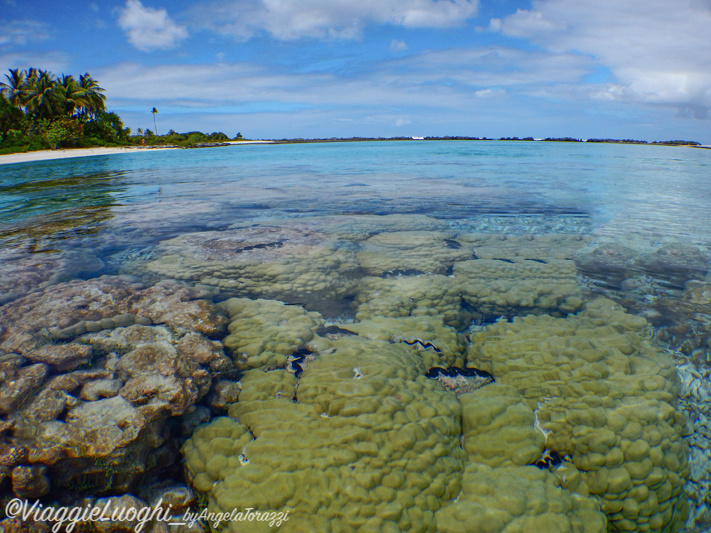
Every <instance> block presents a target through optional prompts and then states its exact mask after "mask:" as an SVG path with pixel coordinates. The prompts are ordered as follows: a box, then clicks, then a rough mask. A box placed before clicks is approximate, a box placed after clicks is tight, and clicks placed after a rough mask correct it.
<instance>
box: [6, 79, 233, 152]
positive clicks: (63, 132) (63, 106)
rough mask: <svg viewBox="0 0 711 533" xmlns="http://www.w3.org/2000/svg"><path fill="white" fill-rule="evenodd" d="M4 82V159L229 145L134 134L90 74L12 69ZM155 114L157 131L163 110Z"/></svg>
mask: <svg viewBox="0 0 711 533" xmlns="http://www.w3.org/2000/svg"><path fill="white" fill-rule="evenodd" d="M5 78H6V81H5V82H0V154H3V153H11V152H26V151H30V150H42V149H47V148H51V149H56V148H74V147H89V146H126V145H146V146H155V145H163V146H165V145H168V146H181V147H193V146H203V145H214V144H217V143H224V142H225V141H228V140H230V138H229V137H228V136H227V135H226V134H224V133H222V132H213V133H210V134H205V133H202V132H199V131H191V132H187V133H176V132H175V131H174V130H170V131H169V132H168V133H167V134H166V135H160V136H159V135H156V134H155V133H154V132H152V131H151V130H149V129H146V130H145V131H144V130H143V129H141V128H139V129H138V130H137V131H136V135H131V130H130V129H129V128H125V127H124V124H123V122H122V121H121V118H120V117H119V116H118V115H117V114H116V113H111V112H109V111H107V110H106V96H105V94H104V92H105V90H104V89H103V88H102V87H101V86H100V85H99V82H98V81H97V80H95V79H94V78H93V77H92V76H91V75H90V74H89V73H86V74H82V75H81V76H79V77H78V78H76V77H74V76H72V75H66V74H62V75H61V76H55V75H54V74H52V73H51V72H49V71H47V70H42V69H36V68H29V69H26V70H20V69H9V74H6V75H5ZM151 113H153V124H154V128H155V127H156V113H158V110H157V109H156V108H155V107H154V108H153V109H152V111H151ZM235 139H237V140H241V139H242V135H241V134H240V133H238V134H237V136H236V137H235Z"/></svg>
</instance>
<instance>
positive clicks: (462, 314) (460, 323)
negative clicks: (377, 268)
mask: <svg viewBox="0 0 711 533" xmlns="http://www.w3.org/2000/svg"><path fill="white" fill-rule="evenodd" d="M355 304H356V306H357V309H356V318H357V319H358V320H359V321H363V320H368V319H371V318H374V317H378V316H382V317H391V318H394V317H407V316H413V317H417V316H434V317H438V318H439V319H440V320H443V321H444V323H445V324H446V325H448V326H451V327H453V328H455V329H457V330H461V329H463V328H465V327H466V326H467V325H468V324H469V320H470V319H471V315H470V313H468V312H467V311H466V310H465V309H463V308H462V298H461V296H460V294H459V287H458V286H457V285H456V284H455V283H454V280H453V279H452V278H450V277H448V276H443V275H441V274H426V275H419V276H397V277H393V278H379V277H364V278H363V279H362V280H361V282H360V286H359V291H358V294H357V296H356V298H355Z"/></svg>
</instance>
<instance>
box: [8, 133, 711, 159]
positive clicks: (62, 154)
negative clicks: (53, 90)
mask: <svg viewBox="0 0 711 533" xmlns="http://www.w3.org/2000/svg"><path fill="white" fill-rule="evenodd" d="M374 141H412V142H427V141H519V142H570V143H591V144H635V145H648V146H687V147H692V148H704V149H711V145H702V144H700V143H697V142H693V141H661V142H660V141H654V142H647V141H633V140H615V139H588V140H580V139H571V138H559V139H553V138H547V139H534V138H531V137H527V138H523V139H519V138H516V137H509V138H500V139H489V138H486V137H347V138H340V137H331V138H323V139H273V140H258V141H225V142H218V143H202V144H199V145H196V146H192V147H187V148H209V147H215V146H228V145H238V144H310V143H337V142H374ZM179 148H186V147H180V146H171V145H164V146H161V145H158V146H145V147H144V146H140V147H139V146H119V147H94V148H65V149H59V150H37V151H33V152H17V153H13V154H5V155H0V165H10V164H14V163H32V162H37V161H51V160H54V159H71V158H76V157H91V156H99V155H113V154H125V153H139V152H153V151H156V150H177V149H179Z"/></svg>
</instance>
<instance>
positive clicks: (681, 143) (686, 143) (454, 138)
mask: <svg viewBox="0 0 711 533" xmlns="http://www.w3.org/2000/svg"><path fill="white" fill-rule="evenodd" d="M271 141H272V142H273V143H275V144H296V143H328V142H366V141H370V142H372V141H543V142H576V143H585V142H587V143H610V144H649V145H664V146H701V143H699V142H696V141H680V140H674V141H652V142H648V141H637V140H633V139H575V138H574V137H546V138H545V139H535V138H533V137H521V138H519V137H498V138H493V137H467V136H460V135H457V136H445V137H328V138H314V139H302V138H296V139H272V140H271Z"/></svg>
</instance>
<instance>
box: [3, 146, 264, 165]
mask: <svg viewBox="0 0 711 533" xmlns="http://www.w3.org/2000/svg"><path fill="white" fill-rule="evenodd" d="M270 142H271V141H232V142H229V144H264V143H270ZM156 150H177V148H175V147H155V148H154V147H143V146H140V147H139V146H121V147H117V148H69V149H66V150H37V151H35V152H23V153H17V154H7V155H0V165H9V164H11V163H31V162H34V161H46V160H50V159H68V158H71V157H89V156H94V155H111V154H125V153H136V152H153V151H156Z"/></svg>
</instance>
